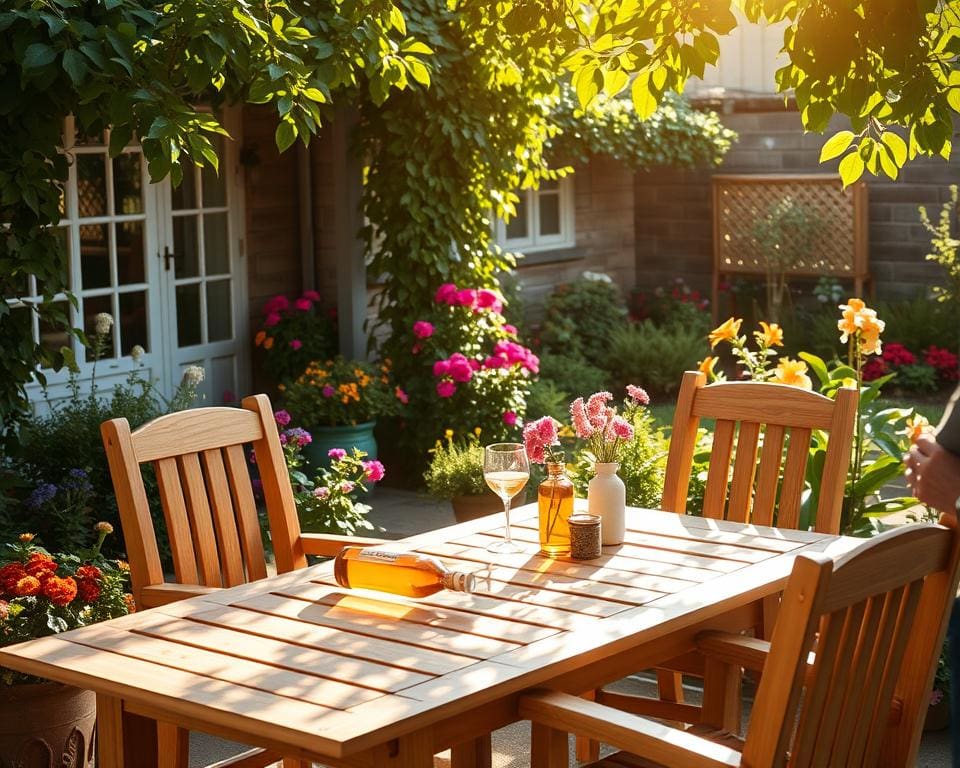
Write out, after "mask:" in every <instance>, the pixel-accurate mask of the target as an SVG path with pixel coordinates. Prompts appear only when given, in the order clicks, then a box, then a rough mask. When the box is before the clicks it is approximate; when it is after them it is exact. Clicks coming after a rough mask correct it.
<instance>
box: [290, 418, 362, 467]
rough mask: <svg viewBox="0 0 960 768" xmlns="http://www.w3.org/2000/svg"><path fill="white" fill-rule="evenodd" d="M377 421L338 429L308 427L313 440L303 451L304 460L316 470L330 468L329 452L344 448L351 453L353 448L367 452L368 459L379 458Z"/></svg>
mask: <svg viewBox="0 0 960 768" xmlns="http://www.w3.org/2000/svg"><path fill="white" fill-rule="evenodd" d="M376 424H377V423H376V422H375V421H365V422H363V423H362V424H345V425H343V426H336V427H308V428H307V431H308V432H309V433H310V435H311V437H312V438H313V440H312V441H311V442H310V444H309V445H307V446H305V447H304V449H303V455H304V458H306V460H307V461H308V462H309V464H310V466H311V467H313V468H314V469H319V468H320V467H329V466H330V458H329V457H328V456H327V451H329V450H330V449H331V448H343V450H345V451H346V452H347V453H350V450H351V449H352V448H359V449H360V450H361V451H366V453H367V458H368V459H375V458H377V440H376V438H375V437H374V436H373V428H374V427H375V426H376Z"/></svg>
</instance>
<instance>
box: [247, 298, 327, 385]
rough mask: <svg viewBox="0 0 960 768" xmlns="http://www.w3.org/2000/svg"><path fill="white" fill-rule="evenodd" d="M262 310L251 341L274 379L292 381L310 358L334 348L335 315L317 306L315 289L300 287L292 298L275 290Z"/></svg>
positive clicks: (320, 355)
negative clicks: (275, 294) (301, 292)
mask: <svg viewBox="0 0 960 768" xmlns="http://www.w3.org/2000/svg"><path fill="white" fill-rule="evenodd" d="M262 311H263V321H262V322H261V325H260V328H259V329H258V330H257V332H256V335H255V336H254V338H253V343H254V346H256V347H257V348H258V349H260V350H261V351H262V353H263V361H264V366H265V367H266V369H267V371H268V372H269V373H270V375H271V376H272V377H273V378H274V380H275V381H277V382H278V383H286V382H289V381H292V380H293V379H295V378H296V377H297V376H299V375H300V374H301V373H303V371H304V369H305V368H306V367H307V364H308V363H309V362H310V361H311V360H317V359H321V360H322V359H324V358H327V357H330V356H331V355H333V354H334V353H335V352H336V349H337V344H336V338H337V328H336V322H335V315H334V314H333V313H332V312H330V311H329V310H324V309H323V308H322V307H321V301H320V294H319V293H317V292H316V291H304V293H303V294H302V295H301V296H300V297H298V298H296V299H294V300H293V301H291V300H290V299H288V298H287V297H286V296H284V295H283V294H279V295H277V296H274V297H273V298H272V299H269V300H268V301H267V302H265V303H264V305H263V309H262Z"/></svg>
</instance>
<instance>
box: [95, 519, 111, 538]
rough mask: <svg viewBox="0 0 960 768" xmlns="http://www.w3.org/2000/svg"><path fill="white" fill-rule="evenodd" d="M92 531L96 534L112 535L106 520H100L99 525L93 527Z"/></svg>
mask: <svg viewBox="0 0 960 768" xmlns="http://www.w3.org/2000/svg"><path fill="white" fill-rule="evenodd" d="M93 530H94V531H96V532H97V533H103V534H105V535H107V536H109V535H110V534H111V533H113V526H112V525H110V523H108V522H107V521H106V520H101V521H100V522H99V523H97V524H96V525H95V526H93Z"/></svg>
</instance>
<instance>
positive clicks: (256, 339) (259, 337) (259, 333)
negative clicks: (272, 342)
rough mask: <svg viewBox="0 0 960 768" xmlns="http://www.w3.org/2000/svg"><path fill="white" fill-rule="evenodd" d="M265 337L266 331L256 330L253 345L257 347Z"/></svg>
mask: <svg viewBox="0 0 960 768" xmlns="http://www.w3.org/2000/svg"><path fill="white" fill-rule="evenodd" d="M266 338H267V332H266V331H257V335H256V336H254V337H253V344H254V346H257V347H259V346H260V345H261V344H263V342H264V341H265V340H266Z"/></svg>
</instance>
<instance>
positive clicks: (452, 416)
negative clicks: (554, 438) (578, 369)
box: [408, 283, 540, 446]
mask: <svg viewBox="0 0 960 768" xmlns="http://www.w3.org/2000/svg"><path fill="white" fill-rule="evenodd" d="M503 309H504V299H503V296H501V294H500V293H499V292H498V291H496V290H493V289H491V288H473V287H469V286H462V285H460V286H458V285H456V284H454V283H444V284H443V285H441V286H439V287H438V288H437V289H436V291H435V292H434V294H433V307H432V310H431V311H430V312H424V313H421V316H420V317H418V318H417V319H416V320H415V321H414V322H413V323H412V324H411V325H410V326H409V328H410V336H409V338H410V347H409V350H410V358H411V361H416V365H418V366H419V371H420V373H419V374H418V375H416V376H415V377H413V376H409V377H408V379H410V380H411V382H415V384H414V383H411V386H410V390H409V400H410V406H411V408H412V409H413V411H412V413H414V414H415V415H416V418H415V419H414V420H412V421H413V422H414V423H412V424H411V425H410V426H415V428H416V429H417V430H418V435H417V438H416V439H417V443H418V445H419V446H429V445H432V444H433V443H434V442H435V441H436V440H437V438H438V437H439V436H440V435H443V434H444V433H445V432H446V430H448V429H452V430H453V431H454V433H455V434H457V435H467V434H473V433H474V432H475V430H476V429H477V428H479V429H480V431H481V434H482V436H483V440H485V441H486V440H490V441H492V440H498V439H502V438H506V437H508V436H509V435H510V434H511V430H515V429H516V427H517V425H518V424H519V423H521V421H522V418H523V412H524V404H525V402H526V397H527V394H528V392H529V388H530V383H531V381H532V379H533V377H534V376H536V374H537V373H538V371H539V367H540V361H539V359H538V358H537V356H536V355H535V354H534V353H533V352H532V351H531V350H530V349H528V348H527V347H526V346H524V345H523V344H522V343H521V342H520V340H519V338H518V335H517V329H516V328H515V327H514V326H512V325H510V324H509V323H507V322H506V321H505V320H504V317H503Z"/></svg>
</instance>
